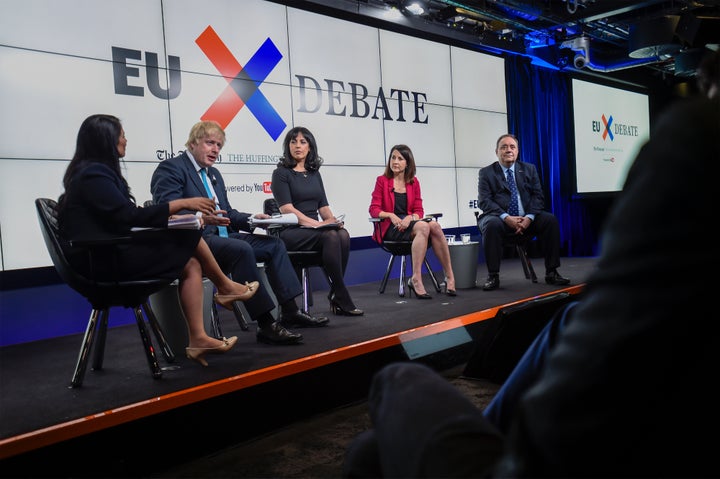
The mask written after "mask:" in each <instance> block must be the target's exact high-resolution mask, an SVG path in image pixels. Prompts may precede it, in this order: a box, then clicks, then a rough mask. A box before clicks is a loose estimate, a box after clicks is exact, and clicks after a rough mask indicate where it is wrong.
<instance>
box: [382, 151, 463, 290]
mask: <svg viewBox="0 0 720 479" xmlns="http://www.w3.org/2000/svg"><path fill="white" fill-rule="evenodd" d="M415 172H416V167H415V157H414V156H413V153H412V151H411V150H410V147H408V146H407V145H395V146H393V147H392V148H391V149H390V156H389V157H388V162H387V165H385V173H383V174H382V175H380V176H378V177H377V179H376V180H375V189H374V190H373V192H372V198H371V200H370V209H369V211H370V216H372V217H373V218H381V219H387V220H388V221H382V222H381V223H380V231H379V233H378V232H376V233H374V234H373V239H374V240H375V241H376V242H378V243H382V242H383V240H389V241H410V240H412V277H411V278H410V279H409V280H408V288H410V291H412V292H413V293H415V296H416V297H417V298H418V299H430V298H431V297H432V296H430V295H429V294H428V293H427V292H426V291H425V286H424V285H423V282H422V270H421V267H422V264H423V260H424V259H425V254H426V253H427V247H428V241H430V242H431V243H432V247H433V250H434V251H435V256H437V258H438V260H440V264H441V265H442V268H443V271H444V272H445V288H446V292H447V294H448V295H449V296H455V295H456V294H455V274H454V273H453V269H452V263H451V262H450V250H449V248H448V244H447V240H446V239H445V234H444V233H443V230H442V228H441V227H440V224H439V223H438V222H437V221H429V222H428V221H422V219H423V217H424V216H425V210H424V209H423V203H422V194H421V192H420V181H419V180H418V179H417V178H416V177H415Z"/></svg>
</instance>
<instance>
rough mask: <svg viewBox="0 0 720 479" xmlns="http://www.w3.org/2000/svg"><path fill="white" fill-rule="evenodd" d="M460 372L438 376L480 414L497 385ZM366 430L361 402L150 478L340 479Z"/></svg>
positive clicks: (459, 369)
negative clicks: (347, 458)
mask: <svg viewBox="0 0 720 479" xmlns="http://www.w3.org/2000/svg"><path fill="white" fill-rule="evenodd" d="M464 367H465V366H464V365H461V366H457V367H453V368H451V369H449V370H446V371H443V372H442V374H443V376H444V377H446V378H447V379H448V381H450V382H451V383H452V384H453V385H455V387H457V388H458V389H459V390H460V391H462V392H463V393H464V394H465V395H466V396H467V397H468V398H469V399H470V400H471V401H472V402H473V403H474V404H476V405H477V406H478V408H480V409H483V408H484V407H485V406H487V404H488V403H489V402H490V400H491V399H492V397H493V395H494V394H495V393H496V392H497V390H498V388H499V386H498V385H497V384H494V383H492V382H489V381H486V380H482V379H470V378H466V377H464V376H462V371H463V369H464ZM238 426H239V427H241V425H238ZM369 426H370V419H369V417H368V414H367V403H366V402H361V403H358V404H353V405H350V406H346V407H343V408H339V409H336V410H334V411H329V412H327V413H324V414H321V415H318V416H316V417H314V418H311V419H308V420H305V421H301V422H299V423H296V424H293V425H291V426H288V427H286V428H283V429H281V430H279V431H276V432H274V433H272V434H268V435H266V436H263V437H261V438H257V439H254V440H252V441H249V442H246V443H243V444H238V445H235V446H232V447H229V448H226V449H224V450H221V451H218V452H216V453H214V454H212V455H209V456H206V457H203V458H200V459H197V460H194V461H191V462H188V463H184V464H179V465H177V466H176V467H173V468H172V469H169V470H167V471H164V472H162V473H160V474H156V475H153V476H152V477H153V478H215V479H218V478H230V477H243V478H298V479H300V478H301V479H311V478H338V477H341V472H342V461H343V458H344V454H345V448H346V447H347V445H348V443H349V442H350V441H351V440H352V439H353V438H354V437H355V435H357V434H358V433H360V432H362V431H364V430H365V429H367V428H368V427H369Z"/></svg>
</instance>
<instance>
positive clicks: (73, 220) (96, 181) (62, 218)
mask: <svg viewBox="0 0 720 479" xmlns="http://www.w3.org/2000/svg"><path fill="white" fill-rule="evenodd" d="M126 146H127V139H126V138H125V132H124V130H123V128H122V125H121V123H120V120H119V119H118V118H116V117H114V116H112V115H102V114H100V115H91V116H89V117H88V118H86V119H85V121H83V123H82V125H81V126H80V130H79V131H78V136H77V144H76V149H75V155H74V156H73V158H72V160H71V161H70V164H69V165H68V168H67V170H66V171H65V176H64V178H63V186H64V188H65V192H64V193H63V194H62V195H61V196H60V198H59V200H58V222H59V227H60V232H61V234H62V236H63V238H64V239H66V240H73V239H82V238H93V239H102V238H112V237H117V236H128V235H130V234H131V228H132V227H149V228H153V229H152V230H148V231H143V232H140V233H132V234H133V235H134V240H133V241H132V242H131V243H127V244H120V245H116V246H115V247H113V248H112V249H111V250H112V251H109V252H108V254H107V256H106V257H102V255H100V256H98V254H95V256H94V257H93V264H92V271H91V265H90V262H89V258H88V254H87V251H86V250H84V249H78V248H75V249H73V248H72V247H69V248H68V261H69V262H70V263H71V264H72V265H73V267H74V268H76V269H77V270H78V271H80V272H81V273H83V274H86V275H88V276H90V275H92V277H94V278H96V279H98V280H139V279H143V278H166V279H167V280H168V283H170V282H172V281H174V280H175V279H179V282H180V285H179V297H180V305H181V306H182V309H183V313H184V314H185V318H186V321H187V326H188V336H189V345H188V347H187V348H186V350H185V352H186V355H187V357H188V358H190V359H193V360H195V361H197V362H199V363H200V364H202V365H203V366H207V362H206V361H205V358H204V356H205V355H206V354H212V353H215V354H218V353H225V352H227V351H229V350H230V349H231V348H232V347H233V346H234V345H235V342H236V341H237V337H235V336H233V337H231V338H229V339H228V338H223V339H216V338H213V337H210V336H208V335H207V333H206V332H205V328H204V324H203V310H202V299H203V285H202V280H203V273H204V274H205V275H206V276H207V277H208V278H210V280H211V281H212V282H213V283H214V284H215V286H216V287H217V289H218V294H216V295H215V301H216V302H217V303H218V304H220V305H222V306H224V307H226V308H228V309H231V308H232V302H233V301H245V300H246V299H248V298H250V297H252V296H253V294H255V291H257V288H258V283H257V282H253V283H249V284H245V285H242V284H239V283H236V282H234V281H231V280H230V279H229V278H228V277H227V276H226V275H225V274H223V272H222V271H221V270H220V267H219V266H218V264H217V262H216V261H215V258H214V257H213V255H212V253H211V252H210V249H209V248H208V246H207V244H206V243H205V241H204V240H203V239H202V237H201V231H200V230H181V229H167V226H168V218H170V217H171V215H174V214H175V213H177V212H179V211H183V210H195V211H199V212H202V213H203V215H209V216H203V219H204V220H205V221H209V222H210V221H211V222H213V223H215V222H218V224H221V223H222V221H227V218H220V217H216V216H213V215H215V202H214V201H213V200H212V199H210V198H184V199H179V200H174V201H171V202H169V203H163V204H157V205H152V206H148V207H146V208H142V207H139V206H137V205H136V204H135V198H134V197H133V196H132V195H131V193H130V188H129V186H128V184H127V181H126V180H125V178H123V176H122V173H121V170H120V158H122V157H124V156H125V148H126Z"/></svg>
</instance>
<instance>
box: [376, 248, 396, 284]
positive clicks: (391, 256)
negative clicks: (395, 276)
mask: <svg viewBox="0 0 720 479" xmlns="http://www.w3.org/2000/svg"><path fill="white" fill-rule="evenodd" d="M393 263H395V255H394V254H391V255H390V260H389V261H388V265H387V268H386V269H385V276H383V280H382V283H380V293H381V294H382V293H384V292H385V288H386V287H387V282H388V278H389V277H390V271H392V267H393Z"/></svg>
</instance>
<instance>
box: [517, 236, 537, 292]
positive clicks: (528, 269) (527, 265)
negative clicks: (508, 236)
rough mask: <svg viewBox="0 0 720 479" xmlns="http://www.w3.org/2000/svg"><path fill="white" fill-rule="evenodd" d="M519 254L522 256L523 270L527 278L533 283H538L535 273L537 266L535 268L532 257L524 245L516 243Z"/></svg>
mask: <svg viewBox="0 0 720 479" xmlns="http://www.w3.org/2000/svg"><path fill="white" fill-rule="evenodd" d="M515 249H516V251H517V254H518V256H519V257H520V263H522V267H523V272H524V273H525V278H527V279H530V280H532V282H533V283H537V275H536V274H535V268H533V265H532V262H531V261H530V257H529V256H528V254H527V250H526V249H525V247H524V246H523V245H520V244H518V245H515Z"/></svg>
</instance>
